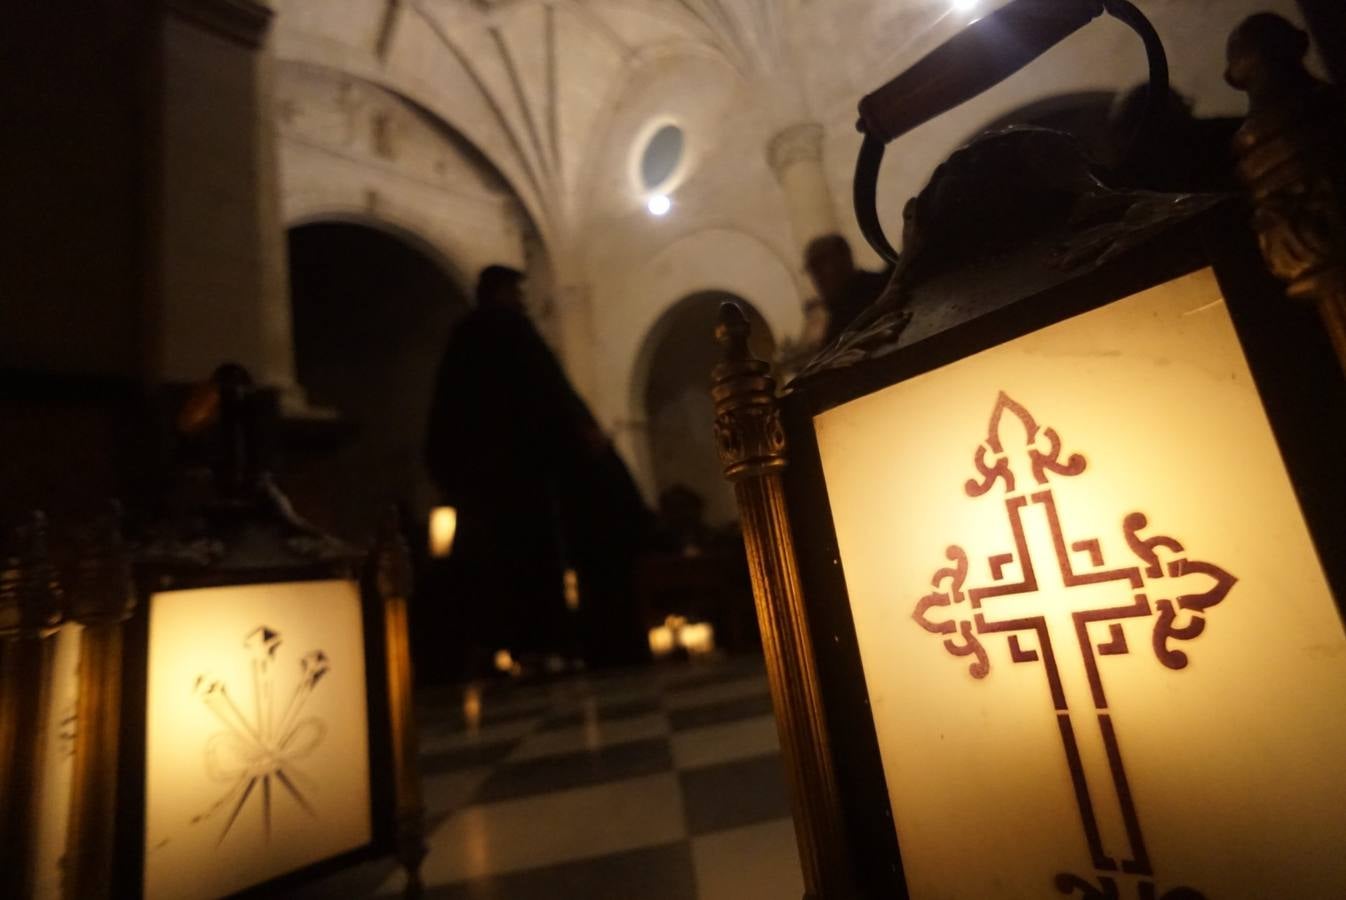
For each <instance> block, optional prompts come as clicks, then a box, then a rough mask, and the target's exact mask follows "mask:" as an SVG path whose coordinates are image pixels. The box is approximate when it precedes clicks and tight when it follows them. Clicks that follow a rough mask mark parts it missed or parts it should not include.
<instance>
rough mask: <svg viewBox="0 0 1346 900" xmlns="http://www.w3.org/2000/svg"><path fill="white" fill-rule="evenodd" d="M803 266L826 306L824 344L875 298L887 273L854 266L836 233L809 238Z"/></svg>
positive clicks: (848, 249) (886, 281) (849, 247)
mask: <svg viewBox="0 0 1346 900" xmlns="http://www.w3.org/2000/svg"><path fill="white" fill-rule="evenodd" d="M804 268H805V269H807V270H808V273H809V278H810V279H812V281H813V286H814V288H815V289H816V290H817V291H818V297H819V299H821V300H822V302H823V306H825V307H826V308H827V332H826V335H825V337H824V339H823V343H824V344H830V343H831V342H832V341H834V340H836V339H837V337H838V336H839V335H840V334H841V333H842V332H843V331H845V330H846V327H847V326H848V325H850V324H851V322H852V321H854V320H855V317H856V316H858V315H859V314H860V312H861V311H862V310H864V308H865V307H867V306H869V304H871V303H873V302H874V300H875V299H877V298H878V296H879V294H880V293H882V292H883V289H884V287H885V286H886V285H887V284H888V277H889V275H890V274H891V272H890V271H883V272H870V271H867V270H865V269H860V268H857V267H856V265H855V258H854V257H853V256H852V255H851V245H850V244H848V243H846V239H845V238H844V237H842V236H841V235H839V234H825V235H822V236H821V237H816V238H814V239H813V240H811V241H809V244H808V246H807V247H806V248H805V249H804Z"/></svg>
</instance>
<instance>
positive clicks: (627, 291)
mask: <svg viewBox="0 0 1346 900" xmlns="http://www.w3.org/2000/svg"><path fill="white" fill-rule="evenodd" d="M608 291H611V294H610V295H609V296H606V297H604V298H603V299H604V300H605V301H606V302H603V303H601V304H600V307H599V308H601V309H603V310H604V311H605V321H604V323H603V327H602V331H603V334H604V337H605V338H606V340H604V341H603V342H601V344H600V349H602V350H604V351H605V353H606V359H605V360H604V363H603V364H604V365H605V366H606V367H607V370H608V371H611V372H613V373H614V374H615V375H616V376H617V377H615V378H614V379H613V380H612V382H611V384H612V385H614V386H616V389H615V390H611V389H610V390H609V391H608V392H605V393H604V394H603V395H602V397H601V407H600V413H601V416H602V418H603V419H604V421H606V422H608V423H610V424H614V425H615V426H616V433H615V436H614V437H615V440H616V442H617V446H618V447H619V449H620V450H621V451H622V452H623V454H624V455H625V457H626V459H627V461H628V463H629V464H630V465H631V468H632V474H633V475H634V476H635V478H636V480H637V482H638V483H639V484H640V485H641V487H642V488H643V489H644V490H645V492H646V495H647V496H650V497H651V499H653V493H654V480H653V467H652V460H651V457H650V453H649V443H648V440H647V437H646V435H645V434H644V430H643V429H644V414H645V411H644V403H645V401H644V398H645V390H646V386H647V384H648V382H649V376H650V367H651V364H652V350H651V348H652V347H654V346H655V345H654V344H652V343H650V342H649V340H648V336H649V335H650V334H651V333H654V332H656V331H657V326H658V323H659V322H660V320H661V318H662V317H663V316H665V314H666V313H667V312H668V311H669V310H671V309H673V308H674V307H675V306H676V305H677V304H678V303H679V302H680V301H682V300H683V299H685V298H686V297H689V296H692V295H695V294H699V293H704V292H708V291H710V292H719V293H722V294H728V295H732V296H734V297H737V298H741V299H742V300H744V301H745V302H746V303H747V304H748V305H749V306H751V307H752V308H753V309H755V310H756V311H757V312H758V313H759V314H760V315H761V318H762V320H763V321H764V322H765V324H766V327H767V328H768V330H769V331H770V333H771V335H772V337H773V339H774V340H775V341H779V340H781V339H783V338H784V337H786V336H791V335H796V334H798V332H799V330H800V328H801V327H802V325H803V308H802V301H801V294H800V286H799V282H798V280H797V278H796V275H795V273H794V271H793V270H792V269H791V268H790V267H789V266H787V265H786V264H785V262H784V260H783V258H782V256H781V254H780V253H779V252H778V251H776V250H775V249H774V248H772V247H771V246H770V245H769V244H767V243H766V242H765V241H763V240H762V239H761V238H759V237H758V236H756V235H753V234H750V233H748V232H746V231H742V230H739V229H734V228H723V227H712V228H703V229H700V230H696V231H691V232H688V233H687V234H684V235H682V236H681V237H679V238H677V239H676V240H674V241H672V242H671V243H669V244H668V245H667V246H665V247H664V248H663V249H661V250H660V251H659V252H658V253H656V254H655V255H654V256H653V257H652V258H651V259H650V260H649V261H648V262H647V263H646V264H645V265H643V266H641V267H639V269H637V270H635V271H634V272H632V273H630V274H629V276H628V277H627V278H624V279H622V281H621V282H620V283H619V284H617V285H613V286H611V287H609V288H607V289H606V290H605V294H607V293H608ZM704 340H705V346H712V342H713V335H712V334H711V332H710V331H709V330H708V331H707V333H706V334H705V338H704ZM706 377H707V379H709V377H710V373H709V370H708V371H707V373H706ZM620 386H625V390H622V388H621V387H620ZM707 427H709V426H707Z"/></svg>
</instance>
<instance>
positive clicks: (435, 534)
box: [429, 506, 458, 559]
mask: <svg viewBox="0 0 1346 900" xmlns="http://www.w3.org/2000/svg"><path fill="white" fill-rule="evenodd" d="M457 533H458V510H457V509H456V508H454V507H452V506H436V507H435V508H434V509H432V510H430V539H429V543H430V548H429V549H430V557H431V558H432V559H445V558H447V557H448V555H449V554H450V553H452V552H453V539H454V536H455V535H457Z"/></svg>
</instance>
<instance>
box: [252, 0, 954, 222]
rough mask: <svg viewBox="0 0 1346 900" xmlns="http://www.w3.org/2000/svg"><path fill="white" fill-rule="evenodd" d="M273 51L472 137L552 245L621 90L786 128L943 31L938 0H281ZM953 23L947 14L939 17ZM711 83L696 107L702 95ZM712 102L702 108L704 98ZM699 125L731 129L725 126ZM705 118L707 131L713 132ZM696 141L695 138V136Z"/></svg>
mask: <svg viewBox="0 0 1346 900" xmlns="http://www.w3.org/2000/svg"><path fill="white" fill-rule="evenodd" d="M277 6H278V11H279V18H278V22H277V30H276V50H277V54H278V56H279V57H280V58H281V59H284V60H290V61H297V62H303V63H308V64H311V65H315V66H322V67H328V68H331V69H334V70H336V71H340V72H342V73H344V74H345V75H348V76H355V77H363V78H366V79H368V80H370V81H371V82H374V83H377V84H380V85H382V86H384V87H386V88H389V89H392V90H394V91H396V92H398V93H400V94H402V95H403V96H404V97H405V98H407V99H408V100H411V101H413V102H414V103H416V104H418V105H420V106H423V107H424V108H426V109H428V110H429V111H430V112H432V113H433V114H434V115H436V116H438V117H440V118H442V119H443V120H444V121H445V122H447V123H448V124H449V125H451V126H452V127H453V128H454V129H456V130H457V131H459V132H460V133H461V134H462V135H463V136H464V137H466V138H467V139H468V140H469V141H471V142H472V143H473V144H474V145H476V146H477V147H478V148H479V149H480V150H481V151H482V153H484V154H485V156H486V157H487V158H488V159H489V160H490V161H491V162H492V163H493V164H494V165H495V166H496V168H498V169H499V171H500V173H501V174H502V175H503V177H504V178H505V179H506V181H507V182H508V183H509V184H510V185H511V187H512V188H513V189H514V191H515V192H516V193H517V194H518V195H519V197H520V199H521V201H522V202H523V204H524V206H525V208H526V209H527V210H528V212H529V214H530V216H531V218H532V219H533V221H534V223H535V224H536V225H537V227H538V229H539V230H540V231H541V232H542V234H543V236H544V238H546V239H547V240H548V242H549V243H552V244H554V245H555V244H557V243H558V242H559V243H561V244H564V243H566V242H567V241H568V240H569V239H570V237H571V236H572V235H574V234H575V232H576V231H577V229H578V228H580V227H581V226H582V225H583V223H584V221H585V220H586V218H587V217H588V216H590V215H591V214H592V213H593V204H594V202H595V197H594V187H595V185H596V184H597V183H599V182H600V181H601V180H602V177H603V171H602V170H603V169H605V168H606V169H611V168H612V167H613V164H614V161H613V157H612V155H611V153H609V152H608V151H609V150H610V149H611V146H610V145H611V144H612V141H613V139H614V136H615V135H614V130H615V129H617V128H618V127H619V126H620V125H621V124H622V114H623V111H624V108H625V106H626V105H628V104H627V103H626V101H627V100H629V99H630V98H631V97H633V96H636V95H639V94H640V92H641V91H642V89H644V88H646V87H648V85H649V84H650V83H651V82H656V81H659V82H664V83H665V84H666V85H667V84H671V85H672V88H671V90H672V91H673V92H674V93H677V92H679V91H681V92H683V93H684V95H685V96H686V99H687V100H689V101H692V102H688V103H685V104H683V105H684V106H688V107H694V109H691V110H689V111H688V114H689V115H695V114H696V113H697V112H698V111H700V112H701V113H703V114H707V115H708V116H709V117H710V118H711V119H712V120H713V119H715V118H716V116H719V117H721V118H723V117H724V116H725V115H726V114H727V111H728V108H729V107H730V106H732V105H733V101H734V100H735V99H738V100H740V101H741V100H743V99H744V97H750V98H751V106H752V107H753V114H754V115H756V116H758V117H764V118H765V119H766V120H768V121H769V122H773V123H774V125H775V127H783V126H784V125H788V124H791V123H792V122H795V121H800V120H803V119H811V118H819V117H820V111H822V112H821V115H822V116H826V115H827V111H829V110H831V109H833V108H836V107H837V106H838V104H840V106H841V107H842V108H844V109H845V110H847V113H846V114H849V110H850V109H853V104H854V100H855V88H854V87H853V85H854V84H856V83H864V82H865V81H867V80H868V81H873V80H874V76H873V74H872V73H873V72H875V71H876V70H877V71H892V70H895V69H896V68H897V67H899V65H900V61H901V60H902V59H903V58H904V57H906V56H914V55H915V54H916V53H918V52H920V51H922V50H924V49H925V48H926V47H927V46H929V45H930V44H931V43H933V42H934V40H936V39H938V38H939V37H942V36H943V33H944V31H945V29H943V28H942V27H941V26H942V25H944V24H945V22H946V20H947V19H949V17H950V13H949V12H948V10H949V7H948V5H947V3H940V2H928V0H899V2H891V3H870V2H859V3H853V4H851V3H847V4H821V3H818V2H816V0H814V2H808V0H494V2H492V0H324V2H322V3H314V2H311V0H278V3H277ZM947 24H948V26H949V28H948V30H952V27H953V26H954V25H955V24H956V23H954V22H948V23H947ZM707 93H710V94H717V93H718V94H719V95H720V98H719V99H720V102H719V103H718V104H716V103H710V104H707V103H706V102H705V101H706V100H707V97H706V96H704V95H705V94H707ZM708 106H709V107H710V109H709V110H708V109H707V107H708ZM707 124H708V125H715V126H718V127H723V128H732V127H733V125H734V123H732V122H722V121H712V122H708V123H707ZM707 130H709V129H702V132H701V136H702V139H703V144H704V142H705V141H708V140H709V141H713V140H714V139H715V137H714V135H709V136H708V135H706V131H707ZM693 149H695V145H693Z"/></svg>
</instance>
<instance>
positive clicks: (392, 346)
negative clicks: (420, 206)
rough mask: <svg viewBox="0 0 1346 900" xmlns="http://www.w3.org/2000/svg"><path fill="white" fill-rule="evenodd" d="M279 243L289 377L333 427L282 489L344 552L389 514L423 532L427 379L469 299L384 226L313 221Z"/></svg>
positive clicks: (430, 256)
mask: <svg viewBox="0 0 1346 900" xmlns="http://www.w3.org/2000/svg"><path fill="white" fill-rule="evenodd" d="M287 239H288V240H287V243H288V245H289V250H290V254H291V267H290V278H291V280H290V286H291V298H292V299H291V302H292V304H293V321H294V340H295V348H296V352H295V361H296V372H297V374H298V376H299V380H300V383H301V384H302V385H303V387H304V389H305V391H306V393H307V394H308V396H309V398H310V400H311V401H312V402H313V403H314V404H316V405H317V406H318V407H320V408H322V409H324V410H327V411H328V413H329V415H331V414H336V415H337V416H339V418H337V419H336V420H335V421H334V422H332V423H331V424H330V425H329V427H327V428H325V429H321V431H323V432H325V433H326V436H325V437H323V436H322V435H317V436H316V437H315V441H314V443H313V446H312V447H308V448H306V452H305V455H306V456H308V458H307V459H304V460H303V461H302V462H303V464H302V465H297V466H295V467H294V469H293V471H291V472H289V473H288V477H289V481H288V484H287V487H289V489H290V491H291V493H292V494H293V495H294V498H295V501H296V503H297V505H299V508H302V509H304V510H305V511H306V514H308V515H310V516H312V517H313V518H314V519H315V521H317V522H318V524H320V525H322V526H323V527H325V528H326V529H328V530H330V531H332V532H334V533H336V534H338V535H341V536H342V537H345V538H347V539H350V540H363V539H364V538H366V537H367V536H368V535H367V533H364V532H367V530H368V529H369V528H372V527H373V525H374V524H375V523H376V522H377V521H378V516H379V514H380V512H381V510H382V509H384V508H386V507H387V505H389V504H391V503H396V504H397V505H398V506H399V507H400V508H401V509H402V510H403V511H404V512H405V513H406V514H407V515H408V516H409V518H410V522H412V523H415V524H417V525H422V524H423V523H424V522H425V521H426V515H427V514H428V511H429V507H430V506H432V505H433V504H434V502H435V500H436V498H435V495H434V489H433V487H432V484H431V482H430V479H429V473H428V470H427V468H426V466H425V459H424V445H425V425H426V421H427V419H428V414H429V411H430V405H431V401H432V399H433V395H434V388H435V380H436V379H435V373H436V371H437V370H438V367H439V363H440V359H441V357H442V354H443V351H444V346H445V344H446V342H447V339H448V336H449V332H450V331H451V329H452V327H453V324H454V323H455V322H456V321H457V319H458V317H459V316H461V315H462V314H463V313H465V312H466V311H467V309H468V308H469V303H468V296H469V295H468V294H467V293H466V291H465V290H464V289H463V288H462V287H461V286H460V285H459V284H458V283H456V280H455V278H454V277H453V275H452V274H451V273H452V268H453V267H452V264H450V263H447V262H446V261H445V259H444V258H443V257H442V256H441V255H440V254H439V253H438V252H436V250H435V248H434V247H433V246H432V245H429V244H427V243H426V242H425V241H423V240H419V239H417V238H416V237H415V236H414V234H413V233H410V232H407V231H404V230H400V229H397V228H393V227H390V226H389V225H388V224H387V223H386V222H378V221H374V222H371V221H369V220H356V219H354V218H353V217H344V218H342V217H336V218H331V217H329V218H321V219H311V220H309V221H307V222H304V223H301V224H297V225H296V226H294V227H292V228H291V229H290V230H289V231H288V232H287ZM315 434H316V433H315Z"/></svg>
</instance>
